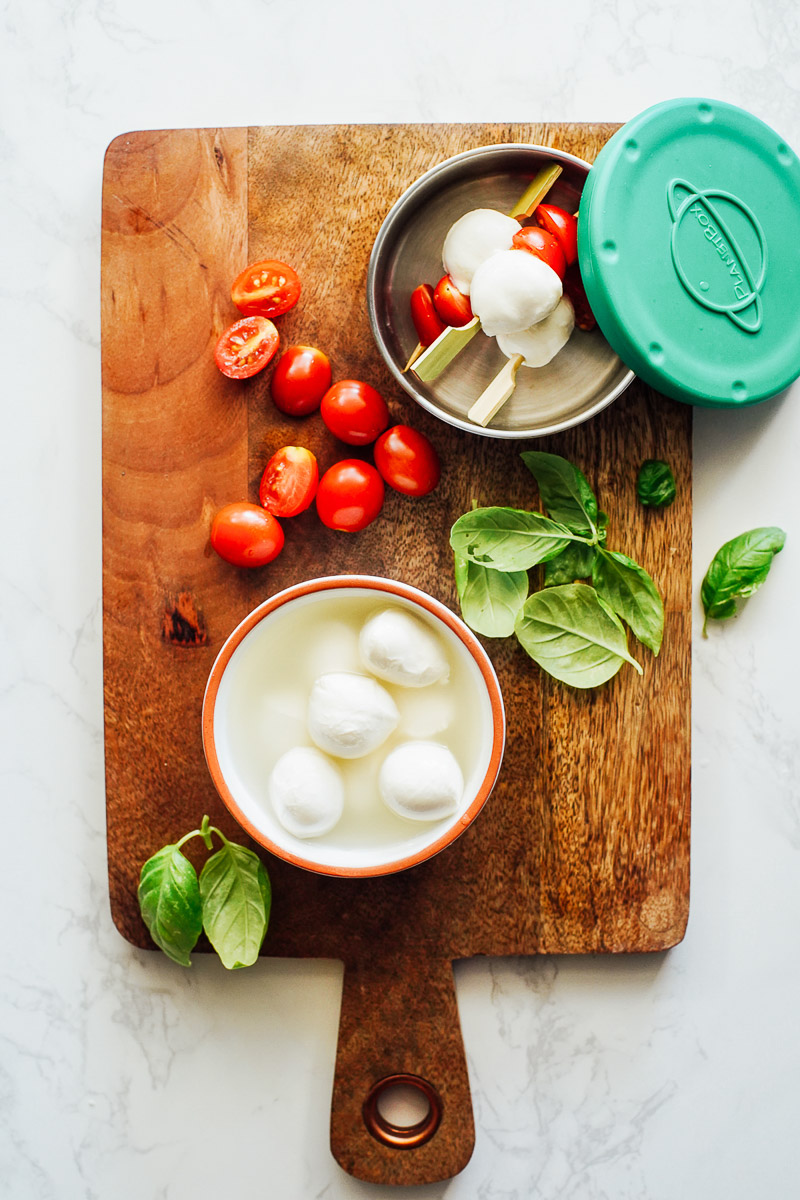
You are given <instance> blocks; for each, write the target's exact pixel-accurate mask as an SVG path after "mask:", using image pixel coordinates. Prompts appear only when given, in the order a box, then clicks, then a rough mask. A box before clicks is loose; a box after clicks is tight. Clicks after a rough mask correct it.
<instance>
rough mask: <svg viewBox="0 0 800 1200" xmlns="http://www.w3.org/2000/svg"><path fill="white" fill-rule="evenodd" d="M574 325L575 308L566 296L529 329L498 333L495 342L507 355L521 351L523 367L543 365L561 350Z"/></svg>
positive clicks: (511, 356)
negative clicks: (519, 331) (547, 314)
mask: <svg viewBox="0 0 800 1200" xmlns="http://www.w3.org/2000/svg"><path fill="white" fill-rule="evenodd" d="M574 328H575V310H574V308H573V307H572V305H571V304H570V302H569V300H568V298H567V297H566V296H562V297H561V299H560V300H559V302H558V304H557V305H556V307H555V308H554V309H553V311H552V312H551V313H550V316H549V317H545V319H544V320H543V321H539V322H538V323H537V324H536V325H531V327H530V329H523V330H522V332H521V333H498V335H497V344H498V346H499V347H500V349H501V350H502V351H503V354H505V355H506V356H507V357H508V358H513V357H514V355H515V354H521V355H522V356H523V359H524V363H525V366H526V367H544V366H546V365H547V363H549V362H550V360H551V359H553V358H555V356H556V355H557V354H558V352H559V350H563V348H564V347H565V346H566V344H567V342H568V341H569V339H570V336H571V334H572V331H573V329H574Z"/></svg>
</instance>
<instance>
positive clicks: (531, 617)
mask: <svg viewBox="0 0 800 1200" xmlns="http://www.w3.org/2000/svg"><path fill="white" fill-rule="evenodd" d="M516 633H517V637H518V638H519V640H520V642H521V644H522V646H523V648H524V649H525V650H526V651H527V652H528V654H530V656H531V658H532V659H533V660H534V662H536V663H538V664H539V666H540V667H541V668H542V670H544V671H547V673H548V674H549V675H552V676H553V677H554V678H555V679H560V680H561V682H562V683H568V684H570V685H571V686H572V687H577V688H590V687H597V686H598V685H599V684H601V683H605V682H606V680H608V679H610V678H611V677H612V675H616V673H617V671H618V670H619V669H620V667H621V666H622V664H623V662H629V663H630V664H631V666H633V667H635V669H636V670H637V671H638V672H639V674H640V675H641V674H642V668H641V667H640V666H639V664H638V663H637V662H636V660H635V659H633V658H631V656H630V655H629V654H628V645H627V639H626V637H625V630H624V628H623V626H622V623H621V622H620V620H619V618H618V617H617V616H616V615H615V613H614V612H613V611H612V609H611V608H610V607H609V606H608V605H607V604H606V602H605V600H603V599H602V597H600V596H598V595H597V592H596V591H595V590H594V588H592V587H589V586H588V585H587V584H585V583H571V584H568V585H566V586H565V587H554V588H547V589H546V590H545V591H542V592H536V594H535V595H533V596H530V597H529V598H528V599H527V600H526V601H525V604H524V605H523V607H522V609H521V611H520V613H519V616H518V617H517V625H516Z"/></svg>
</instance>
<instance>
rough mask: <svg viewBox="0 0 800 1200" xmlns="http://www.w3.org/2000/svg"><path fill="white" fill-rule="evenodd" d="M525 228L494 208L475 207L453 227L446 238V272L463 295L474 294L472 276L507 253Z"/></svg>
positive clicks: (444, 253)
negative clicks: (499, 254) (486, 262)
mask: <svg viewBox="0 0 800 1200" xmlns="http://www.w3.org/2000/svg"><path fill="white" fill-rule="evenodd" d="M521 228H522V226H521V225H520V223H519V221H515V220H514V218H513V217H507V216H506V214H505V213H501V212H498V211H497V210H496V209H494V208H475V209H473V210H472V212H468V213H464V216H463V217H459V219H458V220H457V221H456V223H455V225H451V226H450V229H449V231H448V234H447V237H446V238H445V239H444V249H443V250H442V262H443V264H444V269H445V271H446V272H447V274H448V275H449V276H450V278H451V279H452V281H453V283H454V284H455V285H456V287H457V288H458V290H459V291H460V292H463V293H464V295H465V296H468V295H469V294H470V286H471V283H472V276H473V275H474V274H475V271H476V270H477V268H478V267H479V266H480V265H481V263H482V262H483V261H484V259H487V258H488V257H489V255H490V254H495V253H496V252H497V251H498V250H507V249H508V248H509V246H510V245H511V239H512V238H513V236H514V234H515V233H519V231H520V229H521Z"/></svg>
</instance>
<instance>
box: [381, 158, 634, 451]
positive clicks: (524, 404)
mask: <svg viewBox="0 0 800 1200" xmlns="http://www.w3.org/2000/svg"><path fill="white" fill-rule="evenodd" d="M554 161H555V162H558V163H560V164H561V166H562V168H563V170H562V174H561V175H560V177H559V179H558V180H557V182H556V184H555V185H554V187H553V188H552V190H551V192H550V193H549V194H548V200H550V201H552V202H553V203H554V204H558V205H560V206H561V207H562V208H565V209H567V211H569V212H575V211H576V210H577V207H578V203H579V200H580V195H581V191H582V189H583V184H584V182H585V180H586V176H587V174H588V172H589V170H590V165H589V163H587V162H584V161H583V160H582V159H580V158H575V157H574V156H573V155H571V154H564V153H563V152H562V151H560V150H553V149H551V148H549V147H547V146H528V145H521V144H520V145H515V144H509V145H499V146H480V147H478V148H477V149H475V150H467V151H465V152H464V153H463V154H457V155H455V157H454V158H448V159H447V160H446V161H445V162H443V163H439V165H438V166H436V167H433V168H432V169H431V170H430V171H427V172H426V173H425V174H424V175H422V176H421V177H420V178H419V179H418V180H417V181H416V183H413V184H412V185H411V187H410V188H408V190H407V191H405V192H404V193H403V195H402V196H401V197H400V199H399V200H398V201H397V202H396V204H395V205H394V206H393V207H392V209H391V210H390V211H389V214H388V215H387V217H386V219H385V221H384V222H383V225H382V226H381V228H380V231H379V233H378V236H377V238H376V239H375V245H374V247H373V249H372V255H371V257H370V262H369V273H368V278H367V305H368V309H369V318H370V322H371V324H372V332H373V334H374V336H375V341H376V342H377V344H378V349H379V350H380V352H381V354H382V355H383V357H384V359H385V361H386V364H387V366H388V367H389V370H390V371H391V372H392V374H393V375H394V377H395V379H396V380H397V382H398V383H399V384H400V385H401V387H403V388H404V389H405V390H406V391H407V392H408V394H409V395H410V396H411V397H412V398H413V399H414V400H416V402H417V403H418V404H421V405H422V407H423V408H426V409H427V410H428V412H431V413H433V414H434V416H436V417H439V418H440V419H441V420H442V421H447V422H448V424H450V425H456V426H458V428H459V429H465V430H467V431H468V432H469V433H478V434H482V435H483V436H485V437H500V438H529V437H543V436H545V435H546V434H550V433H557V432H558V431H559V430H562V429H568V428H569V427H570V426H571V425H578V424H579V423H580V422H581V421H587V420H588V419H589V418H590V417H593V416H594V415H595V413H598V412H600V410H601V409H603V408H605V407H606V405H608V404H610V403H611V402H612V400H615V399H616V398H617V396H619V394H620V393H621V392H622V391H624V389H625V388H626V387H627V386H628V384H629V383H630V382H631V380H632V379H633V372H632V371H631V370H629V369H628V367H626V366H625V364H624V363H623V362H622V361H621V360H620V359H619V358H618V357H617V355H616V354H615V353H614V351H613V350H612V349H611V347H610V346H609V344H608V342H607V341H606V340H605V338H604V337H603V335H602V333H600V331H599V329H595V330H593V331H592V332H591V333H583V332H582V331H581V330H578V329H576V330H575V332H574V333H573V335H572V337H571V338H570V340H569V342H568V343H567V345H566V346H565V347H564V349H563V350H562V351H561V353H560V354H557V355H556V357H555V358H554V359H553V361H552V362H550V363H548V365H547V366H546V367H539V368H537V369H535V370H532V369H531V368H528V367H521V368H520V370H519V373H518V375H517V386H516V389H515V391H514V394H513V396H512V397H511V399H510V400H509V401H508V402H507V403H506V404H505V405H504V406H503V408H501V409H500V411H499V412H498V413H497V415H496V416H495V417H494V418H493V420H492V423H491V427H490V428H486V429H484V428H482V427H481V426H480V425H476V424H474V423H473V422H472V421H469V420H468V419H467V411H468V409H469V408H470V407H471V406H472V404H473V403H474V401H475V400H476V399H477V397H478V396H479V395H480V393H481V392H482V391H483V389H484V388H485V387H486V385H487V384H488V383H490V382H491V380H492V379H493V378H494V376H495V375H496V374H497V372H498V371H499V370H500V368H501V367H502V366H503V364H504V363H505V362H506V358H505V355H504V354H503V353H502V351H501V350H500V348H499V347H498V345H497V343H496V341H495V339H494V338H490V337H486V335H485V334H484V333H483V332H482V331H479V332H478V333H477V334H476V335H475V337H474V338H473V339H472V341H471V342H470V343H469V345H468V346H466V347H465V349H463V350H462V351H461V353H460V354H459V355H457V356H456V358H455V359H454V360H453V361H452V362H451V363H450V364H449V365H448V366H447V367H446V368H445V369H444V371H443V372H442V373H441V375H439V377H438V378H437V379H435V380H433V381H432V382H430V383H423V382H422V381H421V380H419V379H418V378H417V377H416V375H415V374H414V372H413V369H412V370H411V371H409V372H408V373H407V374H405V375H404V374H403V367H404V365H405V364H406V362H407V361H408V359H409V357H410V355H411V352H412V351H413V349H414V347H415V345H416V344H417V334H416V331H415V329H414V325H413V322H412V320H411V313H410V309H409V299H410V296H411V293H412V291H413V290H414V288H415V287H417V285H418V284H420V283H425V282H427V283H431V284H435V283H436V281H437V280H438V279H439V277H440V275H441V274H442V271H443V267H442V246H443V244H444V239H445V235H446V234H447V231H448V229H449V228H450V226H451V225H452V224H453V222H454V221H456V220H458V218H459V217H460V216H463V214H464V213H466V212H469V210H470V209H473V208H497V209H500V211H501V212H510V210H511V209H512V208H513V207H514V205H515V203H516V202H517V200H518V199H519V197H520V196H521V195H522V193H523V191H524V190H525V188H526V187H527V185H528V183H529V182H530V180H531V179H532V177H533V176H534V175H535V174H536V172H537V171H538V170H539V169H540V168H541V167H542V166H544V165H545V164H546V163H549V162H554Z"/></svg>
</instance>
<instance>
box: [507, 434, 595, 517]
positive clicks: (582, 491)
mask: <svg viewBox="0 0 800 1200" xmlns="http://www.w3.org/2000/svg"><path fill="white" fill-rule="evenodd" d="M522 461H523V462H524V463H525V466H526V467H527V468H528V470H529V471H530V473H531V474H532V475H533V476H534V478H535V479H536V483H537V484H538V487H539V495H540V497H541V500H542V507H543V508H545V509H546V510H547V512H548V514H549V516H551V517H552V518H553V520H554V521H560V522H561V524H562V525H566V526H567V528H568V529H571V530H573V532H575V533H581V534H591V533H593V532H594V529H595V527H596V525H597V500H596V499H595V496H594V492H593V491H592V489H591V488H590V487H589V484H588V483H587V482H586V477H585V476H584V474H583V472H582V471H580V470H579V469H578V468H577V467H576V466H575V465H574V464H573V463H571V462H568V461H567V459H566V458H561V456H560V455H558V454H545V453H544V452H543V451H541V450H524V451H523V452H522Z"/></svg>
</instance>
